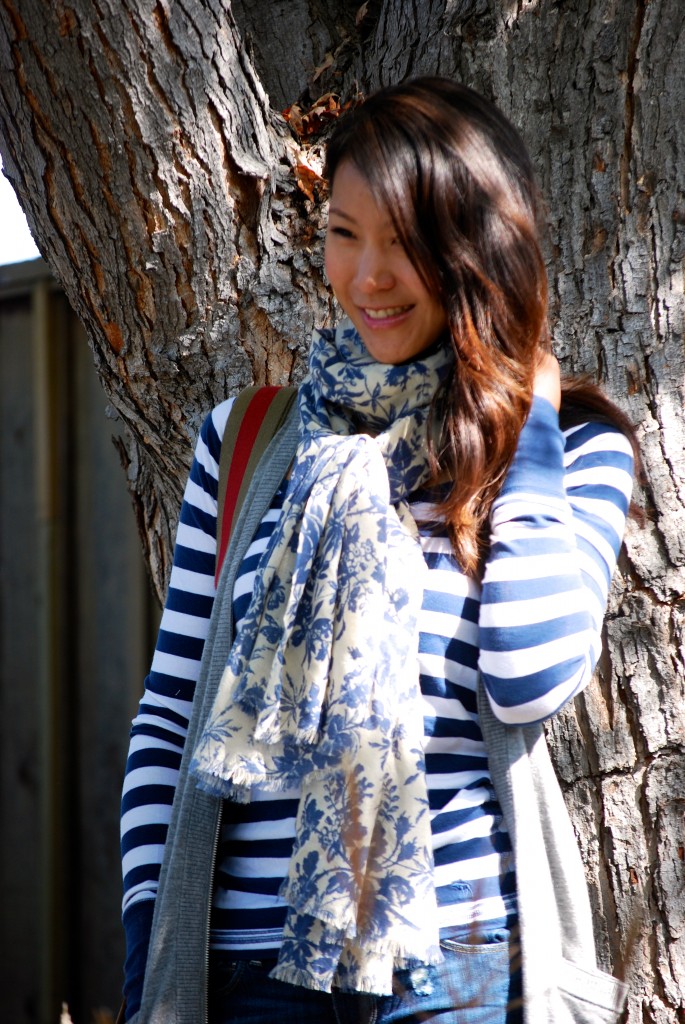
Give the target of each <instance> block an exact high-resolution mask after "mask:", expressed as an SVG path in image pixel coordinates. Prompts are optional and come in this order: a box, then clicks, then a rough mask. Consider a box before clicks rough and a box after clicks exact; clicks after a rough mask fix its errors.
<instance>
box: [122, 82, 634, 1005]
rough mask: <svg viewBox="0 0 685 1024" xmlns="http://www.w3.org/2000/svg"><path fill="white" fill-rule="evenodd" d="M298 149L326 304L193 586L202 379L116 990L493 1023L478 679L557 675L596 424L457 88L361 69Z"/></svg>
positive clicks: (141, 734)
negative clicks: (341, 108) (321, 156)
mask: <svg viewBox="0 0 685 1024" xmlns="http://www.w3.org/2000/svg"><path fill="white" fill-rule="evenodd" d="M327 176H328V180H329V183H330V186H331V197H330V219H329V226H328V233H327V239H326V270H327V274H328V277H329V280H330V283H331V286H332V287H333V290H334V292H335V294H336V296H337V298H338V301H339V303H340V305H341V306H342V309H343V311H344V313H345V314H346V316H347V318H348V319H346V320H344V321H343V322H342V323H341V324H340V325H339V326H338V328H336V329H335V330H323V331H318V332H316V333H315V336H314V339H313V342H312V350H311V356H310V372H309V375H308V377H307V379H306V381H305V382H304V384H303V386H302V387H301V388H300V391H299V396H298V409H297V411H296V413H295V414H294V417H295V418H291V419H289V421H288V422H287V423H286V425H285V426H284V428H283V430H281V431H280V432H279V434H278V435H277V437H276V438H275V440H274V443H273V445H272V448H271V449H270V458H269V461H268V463H262V464H261V465H260V469H259V472H258V474H257V475H258V476H259V481H258V484H255V487H254V488H253V490H252V491H251V492H250V499H251V504H250V505H249V506H248V507H250V508H251V513H250V514H252V516H253V519H254V520H255V523H256V525H257V529H256V531H254V535H252V528H250V535H249V536H247V537H246V538H245V540H244V543H243V547H242V549H240V542H239V541H236V546H235V548H234V549H231V550H229V555H228V557H227V562H228V563H230V564H229V565H228V568H227V569H226V567H225V568H224V571H223V572H222V576H221V581H220V583H219V588H218V591H215V588H214V569H215V563H216V541H215V537H216V508H217V504H216V495H217V464H218V461H219V453H220V449H221V441H222V437H223V433H224V429H225V425H226V421H227V417H228V415H229V410H230V407H231V402H230V401H229V402H225V403H223V404H222V405H220V406H219V407H217V408H216V409H215V410H214V411H213V412H212V414H211V415H210V416H209V417H208V419H207V421H206V422H205V424H204V426H203V429H202V433H201V437H200V440H199V442H198V446H197V450H196V456H195V461H194V464H193V468H192V470H191V474H190V480H189V483H188V486H187V489H186V494H185V500H184V504H183V508H182V511H181V519H180V525H179V532H178V537H177V545H176V553H175V561H174V569H173V573H172V578H171V583H170V589H169V595H168V598H167V604H166V608H165V611H164V616H163V620H162V625H161V630H160V637H159V641H158V645H157V650H156V653H155V657H154V662H153V666H152V671H151V673H150V676H149V677H148V680H147V683H146V691H145V695H144V697H143V699H142V701H141V706H140V711H139V714H138V716H137V718H136V719H135V721H134V723H133V731H132V739H131V748H130V754H129V761H128V768H127V777H126V783H125V787H124V798H123V817H122V849H123V863H124V880H125V897H124V925H125V928H126V935H127V963H126V982H125V994H126V997H127V1019H129V1020H132V1019H134V1017H135V1020H136V1021H137V1022H139V1021H146V1022H147V1021H154V1022H158V1021H159V1022H162V1021H169V1020H173V1021H179V1022H180V1021H188V1022H190V1021H193V1022H194V1021H196V1020H199V1019H201V1018H202V1016H203V1015H204V1013H205V1007H206V1003H207V1001H208V1004H209V1020H210V1021H211V1022H212V1024H225V1022H228V1021H233V1022H236V1024H238V1022H240V1024H245V1022H248V1021H249V1022H253V1024H266V1022H271V1021H276V1020H278V1021H289V1020H292V1021H297V1022H301V1021H305V1022H309V1021H311V1022H312V1024H314V1022H324V1021H338V1022H341V1021H350V1022H351V1021H355V1022H356V1021H369V1022H370V1021H377V1022H383V1024H387V1022H390V1021H395V1020H405V1021H418V1020H422V1021H423V1020H435V1021H439V1022H441V1024H453V1022H456V1021H459V1022H460V1024H468V1022H473V1024H476V1022H478V1024H481V1022H488V1024H491V1022H492V1024H495V1022H501V1024H503V1022H504V1021H505V1020H508V1021H509V1022H510V1024H512V1022H514V1021H517V1020H521V1019H523V1018H522V999H521V978H520V970H519V967H518V962H517V885H516V875H515V872H514V870H513V860H512V853H511V851H512V847H511V842H510V837H509V834H508V832H507V828H506V826H505V824H504V821H503V818H502V810H501V808H500V805H499V803H498V799H497V796H496V794H495V791H494V788H493V784H492V779H491V775H490V761H489V756H488V750H486V749H485V745H484V742H483V734H482V731H481V717H480V715H479V710H478V704H477V684H478V678H479V675H480V677H482V680H483V682H484V685H485V688H486V690H487V697H488V700H489V705H490V709H491V711H494V714H495V716H496V717H497V718H498V719H499V720H500V721H501V722H504V723H506V724H507V725H509V726H512V727H514V726H518V725H524V724H526V723H533V722H539V721H540V720H542V719H544V718H546V717H548V716H549V715H552V714H554V713H555V712H556V711H557V710H558V709H559V708H560V707H561V706H562V705H563V704H564V703H565V702H566V701H567V700H569V699H570V698H571V697H572V696H574V695H575V694H576V693H577V692H578V691H579V690H580V689H581V688H582V687H583V686H585V684H586V683H587V682H588V681H589V679H590V677H591V675H592V671H593V668H594V665H595V663H596V661H597V657H598V654H599V650H600V629H601V623H602V617H603V614H604V609H605V605H606V599H607V592H608V587H609V582H610V577H611V573H612V571H613V568H614V565H615V560H616V557H617V554H618V550H619V547H620V543H621V536H622V530H623V521H624V517H625V514H626V512H627V509H628V505H629V501H630V489H631V479H632V478H631V473H632V451H631V442H630V441H629V440H628V438H627V436H626V433H629V428H628V427H627V425H626V423H625V420H624V418H623V417H622V415H621V414H620V413H619V412H618V411H617V410H615V409H614V407H613V406H611V404H610V403H609V402H608V400H606V399H605V398H604V397H603V396H602V395H601V394H600V393H599V392H598V391H597V390H596V389H595V388H593V387H592V386H591V385H588V384H584V383H582V382H581V383H578V382H575V383H573V384H565V385H563V388H562V383H561V381H560V376H559V368H558V364H557V363H556V360H555V359H554V358H553V356H551V354H550V353H549V337H548V329H547V319H546V317H547V300H546V276H545V268H544V264H543V261H542V257H541V254H540V249H539V245H538V239H537V224H536V218H537V195H536V190H535V185H534V181H533V173H532V168H531V164H530V161H529V158H528V156H527V154H526V152H525V149H524V147H523V144H522V143H521V141H520V139H519V137H518V135H517V133H516V132H515V130H514V129H513V127H512V126H511V125H510V124H509V122H508V121H507V120H506V119H505V118H504V117H503V116H502V114H500V113H499V112H498V111H497V110H496V109H495V108H494V107H493V106H492V105H491V104H490V103H488V102H487V101H486V100H484V99H483V98H482V97H480V96H478V95H477V94H476V93H474V92H473V91H471V90H469V89H467V88H465V87H463V86H460V85H457V84H455V83H453V82H449V81H447V80H442V79H419V80H416V81H414V82H407V83H404V84H403V85H399V86H396V87H393V88H390V89H385V90H382V91H380V92H379V93H377V94H375V95H374V96H373V97H371V98H370V99H369V100H367V101H366V102H365V103H364V104H363V105H362V106H361V107H359V108H357V109H356V110H355V111H354V112H353V113H352V114H350V115H348V116H347V117H346V118H345V119H343V120H342V121H341V123H340V124H339V125H338V127H337V128H336V131H335V133H334V135H333V137H332V139H331V142H330V144H329V148H328V159H327ZM562 390H563V392H564V395H565V397H563V398H562ZM560 406H561V410H562V417H563V418H564V420H565V423H566V427H567V429H566V430H565V431H564V432H562V430H561V429H560V427H559V409H560ZM583 409H585V410H592V411H591V412H586V413H583ZM296 449H297V451H296ZM293 456H295V457H294V460H293ZM257 487H258V488H261V490H259V496H258V497H255V494H256V493H257V491H256V490H255V488H257ZM238 549H240V550H238ZM224 594H227V595H228V596H227V597H226V598H224ZM224 601H225V602H226V603H225V604H224ZM220 606H221V608H223V611H221V612H218V611H217V609H218V608H219V607H220ZM213 609H214V614H213V615H212V611H213ZM230 612H232V616H233V620H234V624H235V628H233V625H232V623H231V622H230V618H231V614H230ZM234 639H235V642H234ZM203 652H204V658H203ZM201 662H202V665H201ZM490 713H491V712H490V710H488V712H487V714H488V715H489V714H490ZM181 759H182V760H181ZM179 765H180V768H179ZM174 794H175V801H174V810H173V815H171V811H170V809H171V802H172V798H173V797H174ZM224 798H229V799H224ZM221 815H223V817H222V820H221V822H220V818H221ZM170 818H171V825H169V821H170ZM215 833H216V834H217V835H218V849H217V855H216V861H215V859H214V848H213V839H214V836H215ZM163 858H164V866H163V868H162V871H161V876H160V865H161V863H162V859H163ZM155 902H157V904H158V908H157V916H156V919H155V928H154V932H153V938H152V942H151V943H150V932H151V927H152V923H151V922H152V912H153V908H154V906H155ZM210 904H211V910H210ZM208 927H209V934H207V928H208ZM148 947H149V955H148ZM206 956H208V963H209V971H208V979H209V981H208V983H207V980H206V978H207V974H206V972H205V966H204V965H205V957H206ZM146 960H147V967H146ZM144 976H145V995H144V996H143V1006H142V1010H140V1012H139V1006H140V1003H141V993H142V990H143V978H144Z"/></svg>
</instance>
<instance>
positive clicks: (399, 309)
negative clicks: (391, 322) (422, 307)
mask: <svg viewBox="0 0 685 1024" xmlns="http://www.w3.org/2000/svg"><path fill="white" fill-rule="evenodd" d="M410 309H411V305H409V306H388V308H387V309H366V308H364V313H365V315H366V316H368V318H369V320H388V319H389V318H390V317H393V316H400V314H402V313H406V312H407V311H408V310H410Z"/></svg>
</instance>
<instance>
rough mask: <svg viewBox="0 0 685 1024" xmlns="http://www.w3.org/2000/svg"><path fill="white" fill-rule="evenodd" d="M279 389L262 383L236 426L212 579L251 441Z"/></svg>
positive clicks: (218, 569) (230, 523) (218, 565)
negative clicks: (236, 430) (262, 385)
mask: <svg viewBox="0 0 685 1024" xmlns="http://www.w3.org/2000/svg"><path fill="white" fill-rule="evenodd" d="M279 391H280V388H279V387H277V386H272V385H265V386H264V387H260V388H258V389H257V390H256V391H255V393H254V395H253V396H252V398H251V399H250V402H249V405H248V406H247V408H246V410H245V412H244V414H243V418H242V422H241V423H240V426H239V427H238V433H237V436H236V439H235V445H234V448H233V453H232V455H231V463H230V466H229V469H228V474H227V477H226V491H225V496H224V508H223V515H222V517H221V524H220V531H221V532H220V539H219V548H218V551H217V559H216V574H215V582H218V579H219V573H220V572H221V566H222V565H223V561H224V558H225V556H226V550H227V548H228V542H229V540H230V537H231V528H232V526H233V516H234V513H235V508H236V503H237V501H238V494H239V492H240V485H241V484H242V482H243V477H244V476H245V470H246V469H247V464H248V462H249V459H250V454H251V452H252V449H253V447H254V443H255V440H256V438H257V435H258V433H259V429H260V427H261V425H262V422H263V420H264V417H265V416H266V414H267V412H268V409H269V406H270V405H271V403H272V401H273V399H274V397H275V395H276V394H277V393H278V392H279ZM229 417H230V413H229Z"/></svg>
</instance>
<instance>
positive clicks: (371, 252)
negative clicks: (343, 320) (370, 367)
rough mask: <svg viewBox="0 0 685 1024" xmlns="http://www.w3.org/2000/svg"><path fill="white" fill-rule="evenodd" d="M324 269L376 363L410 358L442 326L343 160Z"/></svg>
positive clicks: (389, 228) (387, 225) (387, 223)
mask: <svg viewBox="0 0 685 1024" xmlns="http://www.w3.org/2000/svg"><path fill="white" fill-rule="evenodd" d="M326 273H327V275H328V280H329V281H330V283H331V286H332V288H333V291H334V292H335V295H336V298H337V299H338V302H339V303H340V305H341V306H342V308H343V309H344V310H345V313H346V314H347V315H348V317H349V318H350V320H351V321H352V323H353V324H354V326H355V327H356V328H357V331H358V332H359V334H360V336H361V339H362V341H363V342H364V345H365V346H366V348H367V350H368V352H369V354H370V355H371V356H372V357H373V358H374V359H375V360H376V361H377V362H379V363H394V364H396V363H403V362H405V361H406V360H408V359H415V358H416V357H417V356H418V355H420V353H421V352H423V351H424V350H425V349H427V348H430V346H431V345H432V344H433V343H434V342H435V341H437V339H438V337H439V336H440V334H441V333H442V332H443V331H444V329H445V327H446V326H447V317H446V315H445V311H444V309H443V308H442V305H441V304H440V302H438V300H437V298H436V297H435V296H434V295H433V294H432V292H430V291H428V289H427V288H426V286H425V284H424V283H423V281H422V280H421V278H420V277H419V275H418V273H417V272H416V270H415V268H414V266H413V264H412V262H411V260H410V259H409V257H408V256H407V253H406V252H405V251H404V249H403V248H402V245H401V243H400V241H399V239H398V237H397V234H396V232H395V229H394V227H393V224H392V220H391V218H390V216H389V214H388V211H387V209H386V208H385V207H383V206H379V205H378V204H377V202H376V199H375V197H374V195H373V193H372V192H371V190H370V188H369V186H368V184H367V182H366V180H365V178H364V177H363V175H361V174H360V173H359V171H358V170H357V169H356V167H355V166H354V164H352V163H351V162H350V161H349V160H346V161H343V163H341V164H340V166H339V167H338V169H337V171H336V172H335V177H334V179H333V190H332V192H331V202H330V212H329V215H328V231H327V233H326Z"/></svg>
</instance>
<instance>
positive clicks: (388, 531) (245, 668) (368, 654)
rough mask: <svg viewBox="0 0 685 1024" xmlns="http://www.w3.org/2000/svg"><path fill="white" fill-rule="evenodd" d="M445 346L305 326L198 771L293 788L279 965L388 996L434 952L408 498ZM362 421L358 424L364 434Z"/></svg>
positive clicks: (417, 555)
mask: <svg viewBox="0 0 685 1024" xmlns="http://www.w3.org/2000/svg"><path fill="white" fill-rule="evenodd" d="M448 370H449V356H448V355H447V353H445V352H444V351H442V350H438V351H435V352H432V353H431V354H430V355H429V356H427V357H425V358H424V359H423V360H420V361H416V362H413V363H411V364H406V365H402V366H391V365H385V364H380V363H376V362H375V361H373V360H372V359H371V358H370V356H369V355H368V353H367V352H366V349H365V348H364V346H363V344H362V342H361V340H360V339H359V336H358V335H357V333H356V331H355V330H354V328H353V327H352V326H351V325H350V324H349V322H347V323H343V324H342V325H341V326H340V327H339V328H337V330H335V331H319V332H316V333H315V335H314V340H313V343H312V350H311V355H310V372H309V375H308V377H307V378H306V380H305V381H304V382H303V384H302V386H301V388H300V393H299V399H298V400H299V413H300V420H301V441H300V444H299V446H298V450H297V454H296V457H295V461H294V463H293V469H292V473H291V476H290V480H289V483H288V488H287V492H286V495H285V499H284V504H283V508H282V511H281V514H280V516H279V521H278V523H277V525H276V527H275V529H274V532H273V534H272V536H271V539H270V542H269V545H268V547H267V550H266V551H265V553H264V555H263V556H262V559H261V561H260V565H259V568H258V571H257V575H256V579H255V585H254V590H253V594H252V598H251V601H250V605H249V608H248V610H247V612H246V614H245V617H244V619H243V621H242V623H241V624H240V627H239V629H238V633H237V636H236V639H235V643H234V645H233V648H232V650H231V653H230V655H229V658H228V662H227V665H226V668H225V670H224V674H223V676H222V680H221V684H220V687H219V692H218V694H217V698H216V701H215V704H214V707H213V710H212V713H211V715H210V718H209V720H208V723H207V725H206V727H205V731H204V733H203V735H202V737H201V739H200V742H199V744H198V747H197V750H196V751H195V754H194V759H193V765H192V770H193V771H194V773H195V775H196V776H197V778H198V784H199V785H201V786H202V787H203V788H205V789H207V790H208V791H210V792H212V793H215V794H217V795H220V796H224V797H231V798H233V799H237V800H249V799H250V795H251V789H252V787H253V786H258V787H260V788H261V789H266V790H272V791H273V790H278V789H280V788H283V787H290V786H294V785H298V786H300V787H301V797H300V805H299V811H298V815H297V821H296V836H295V843H294V848H293V854H292V857H291V860H290V866H289V872H288V877H287V878H286V880H285V883H284V885H283V888H282V890H281V895H282V896H283V898H284V899H285V901H286V903H287V904H288V908H289V909H288V913H287V920H286V926H285V931H284V939H283V944H282V946H281V950H280V954H279V959H278V964H277V967H276V968H275V969H274V972H273V976H274V977H278V978H281V979H282V980H284V981H290V982H293V983H295V984H301V985H306V986H307V987H310V988H317V989H323V990H325V991H330V989H331V986H332V985H334V984H335V985H337V986H340V987H343V988H349V989H352V990H356V991H365V992H378V993H389V992H390V991H391V983H392V973H393V969H395V968H397V967H399V966H402V965H404V964H405V963H406V962H408V961H410V960H415V959H419V960H423V961H424V962H434V961H435V960H436V959H439V955H440V954H439V947H438V930H437V913H436V901H435V892H434V888H433V879H432V854H431V835H430V821H429V809H428V798H427V792H426V785H425V766H424V760H423V750H422V742H423V729H422V725H423V719H422V715H421V711H420V704H419V697H420V692H419V686H418V664H417V651H418V625H417V624H418V614H419V611H420V607H421V601H422V597H423V578H424V574H425V571H426V567H425V562H424V559H423V554H422V551H421V547H420V544H419V539H418V531H417V529H416V524H415V523H414V521H413V519H412V517H411V515H410V513H409V510H408V508H407V505H406V503H405V500H404V499H405V498H406V497H407V495H409V494H410V493H411V492H412V491H413V490H415V489H416V488H417V487H418V486H420V485H421V484H422V483H423V482H425V481H426V479H427V478H428V474H429V468H428V459H427V424H428V417H429V410H430V403H431V400H432V398H433V395H434V394H435V390H436V389H437V387H438V386H439V383H440V381H441V379H442V378H443V376H444V374H445V373H446V372H448ZM363 431H365V432H363Z"/></svg>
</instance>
